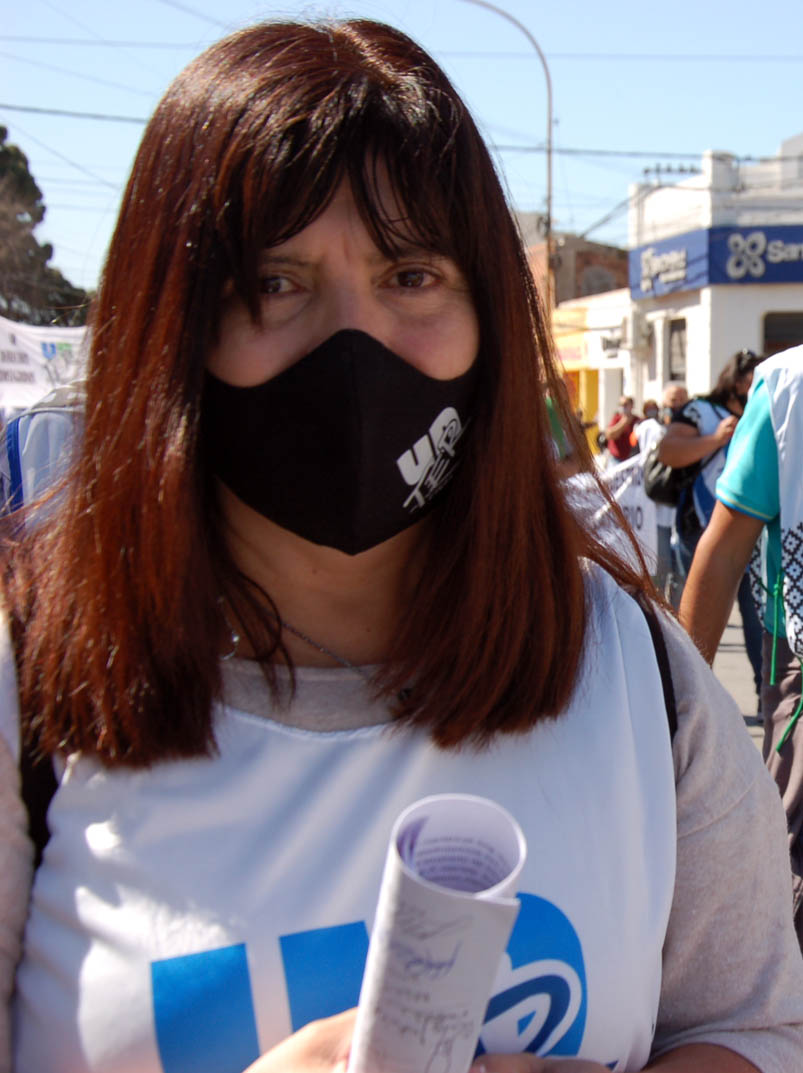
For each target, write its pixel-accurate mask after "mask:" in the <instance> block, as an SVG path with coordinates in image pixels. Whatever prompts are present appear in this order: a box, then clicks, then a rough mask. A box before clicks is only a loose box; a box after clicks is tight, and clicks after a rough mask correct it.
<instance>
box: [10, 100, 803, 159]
mask: <svg viewBox="0 0 803 1073" xmlns="http://www.w3.org/2000/svg"><path fill="white" fill-rule="evenodd" d="M2 108H5V109H6V110H7V111H9V112H32V113H34V114H35V115H53V116H62V117H66V118H70V119H96V120H103V121H107V122H112V123H137V124H139V125H140V126H145V124H146V123H147V122H148V120H147V119H146V118H143V117H141V116H122V115H109V114H106V113H102V112H74V111H68V110H67V109H64V108H36V107H33V106H32V105H27V104H8V103H5V102H0V109H2ZM488 148H489V149H493V150H495V151H496V152H498V153H544V152H546V148H545V146H543V145H500V144H498V143H496V142H489V143H488ZM552 152H553V153H556V154H558V155H562V156H587V157H618V158H620V159H621V158H628V157H630V158H633V159H640V158H643V159H648V160H656V159H659V160H699V159H700V156H701V155H702V154H701V153H678V152H674V151H672V150H663V149H593V148H583V149H579V148H574V147H567V146H561V147H557V148H556V147H553V149H552ZM714 157H715V158H716V157H721V158H723V159H728V160H733V161H734V162H736V163H738V164H756V163H775V162H778V161H783V160H798V159H799V157H798V156H771V157H754V156H736V155H735V154H733V153H726V152H722V153H714Z"/></svg>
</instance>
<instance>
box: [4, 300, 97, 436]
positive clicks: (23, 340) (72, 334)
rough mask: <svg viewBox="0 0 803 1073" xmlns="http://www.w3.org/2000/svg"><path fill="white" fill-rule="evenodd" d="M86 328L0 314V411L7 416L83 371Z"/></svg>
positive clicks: (31, 403) (34, 401)
mask: <svg viewBox="0 0 803 1073" xmlns="http://www.w3.org/2000/svg"><path fill="white" fill-rule="evenodd" d="M85 338H86V328H39V327H34V326H33V325H31V324H18V323H17V322H16V321H13V320H6V319H5V317H0V411H2V413H3V416H4V418H6V419H8V417H9V416H12V415H13V414H14V412H15V411H18V410H24V409H26V408H27V407H28V406H33V404H34V403H36V402H38V401H39V400H40V399H41V398H42V397H43V396H44V395H46V394H47V393H48V392H49V391H52V390H53V388H54V387H58V386H59V385H60V384H67V383H69V382H70V381H72V380H77V379H79V378H80V377H81V376H82V375H83V372H84V367H85V362H86V354H85V352H84V340H85Z"/></svg>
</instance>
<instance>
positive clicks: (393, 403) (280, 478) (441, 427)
mask: <svg viewBox="0 0 803 1073" xmlns="http://www.w3.org/2000/svg"><path fill="white" fill-rule="evenodd" d="M478 365H479V363H478V362H476V361H475V362H474V364H473V365H472V367H471V368H470V369H469V370H468V372H466V373H464V374H463V375H462V376H458V377H455V378H454V379H452V380H435V379H433V378H432V377H430V376H426V375H425V374H424V373H422V372H419V371H418V370H417V369H415V368H413V366H412V365H410V364H408V363H407V362H406V361H404V360H403V359H402V358H400V357H398V356H397V355H396V354H394V353H393V351H391V350H388V349H387V347H385V346H383V345H382V344H381V343H379V342H378V341H377V340H376V339H373V338H372V337H371V336H370V335H366V334H365V333H364V332H360V331H352V330H346V331H340V332H337V333H336V334H335V335H333V336H331V337H330V338H329V339H327V340H326V342H324V343H322V344H321V345H320V346H319V347H316V348H315V350H313V351H311V352H310V353H309V354H307V355H306V356H305V357H303V358H302V359H301V360H300V361H298V362H296V363H295V364H294V365H291V366H290V367H289V368H288V369H285V370H284V371H283V372H281V373H279V375H278V376H275V377H273V378H272V379H271V380H267V381H265V383H262V384H257V385H255V386H254V387H234V386H232V385H231V384H227V383H225V382H224V381H222V380H220V379H218V378H217V377H216V376H213V375H212V374H211V373H209V372H207V374H206V384H205V388H204V398H203V438H204V443H205V448H206V452H207V459H208V462H209V465H210V466H211V468H212V470H213V472H214V473H216V474H217V476H218V477H220V479H221V480H222V481H223V483H224V484H226V485H227V486H228V487H229V488H230V489H231V490H232V492H234V494H235V495H236V496H238V497H239V498H240V499H242V500H243V502H244V503H247V504H248V506H250V507H252V508H253V509H254V510H256V511H258V512H259V513H260V514H262V515H264V516H265V517H266V518H269V519H270V520H271V521H273V522H276V524H277V525H280V526H282V527H283V528H285V529H290V530H291V531H292V532H294V533H297V534H298V535H299V536H301V537H304V539H306V540H310V541H312V542H313V543H314V544H324V545H326V546H327V547H332V548H339V549H340V551H344V552H347V553H348V554H349V555H356V554H358V553H359V552H361V551H365V550H366V549H367V548H371V547H373V546H374V545H376V544H379V543H381V542H382V541H383V540H387V539H389V538H390V537H392V536H395V535H396V533H400V532H401V531H402V530H403V529H406V528H407V527H408V526H410V525H412V524H413V523H414V522H417V521H418V520H419V519H420V518H422V517H423V516H424V515H425V514H426V513H427V512H428V511H429V510H430V508H431V507H432V505H433V502H434V501H435V498H436V496H437V495H438V494H439V493H440V492H441V491H442V490H443V489H444V487H445V486H446V485H447V484H448V482H449V480H450V479H451V477H452V475H453V473H454V471H455V468H456V465H457V463H458V460H459V452H460V450H461V449H462V439H463V435H464V433H465V430H466V426H467V424H468V421H469V418H470V415H471V413H472V402H473V396H474V391H475V388H476V384H477V379H478Z"/></svg>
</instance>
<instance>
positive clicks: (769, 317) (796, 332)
mask: <svg viewBox="0 0 803 1073" xmlns="http://www.w3.org/2000/svg"><path fill="white" fill-rule="evenodd" d="M800 343H803V312H796V313H767V314H766V315H765V316H764V354H765V355H766V356H767V357H769V356H770V355H771V354H777V353H778V352H779V351H781V350H788V349H789V347H793V346H798V345H799V344H800Z"/></svg>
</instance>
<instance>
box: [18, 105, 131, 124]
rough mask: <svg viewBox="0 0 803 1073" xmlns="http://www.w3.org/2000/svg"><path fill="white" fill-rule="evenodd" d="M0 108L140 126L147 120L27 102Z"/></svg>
mask: <svg viewBox="0 0 803 1073" xmlns="http://www.w3.org/2000/svg"><path fill="white" fill-rule="evenodd" d="M0 108H5V109H7V110H8V111H9V112H32V113H33V114H34V115H57V116H65V117H68V118H70V119H102V120H106V121H108V122H111V123H138V124H139V125H140V126H142V127H144V126H145V124H146V123H147V122H148V120H147V119H141V118H140V117H139V116H130V115H106V114H102V113H100V112H69V111H67V110H66V109H63V108H34V107H33V105H29V104H0Z"/></svg>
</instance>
